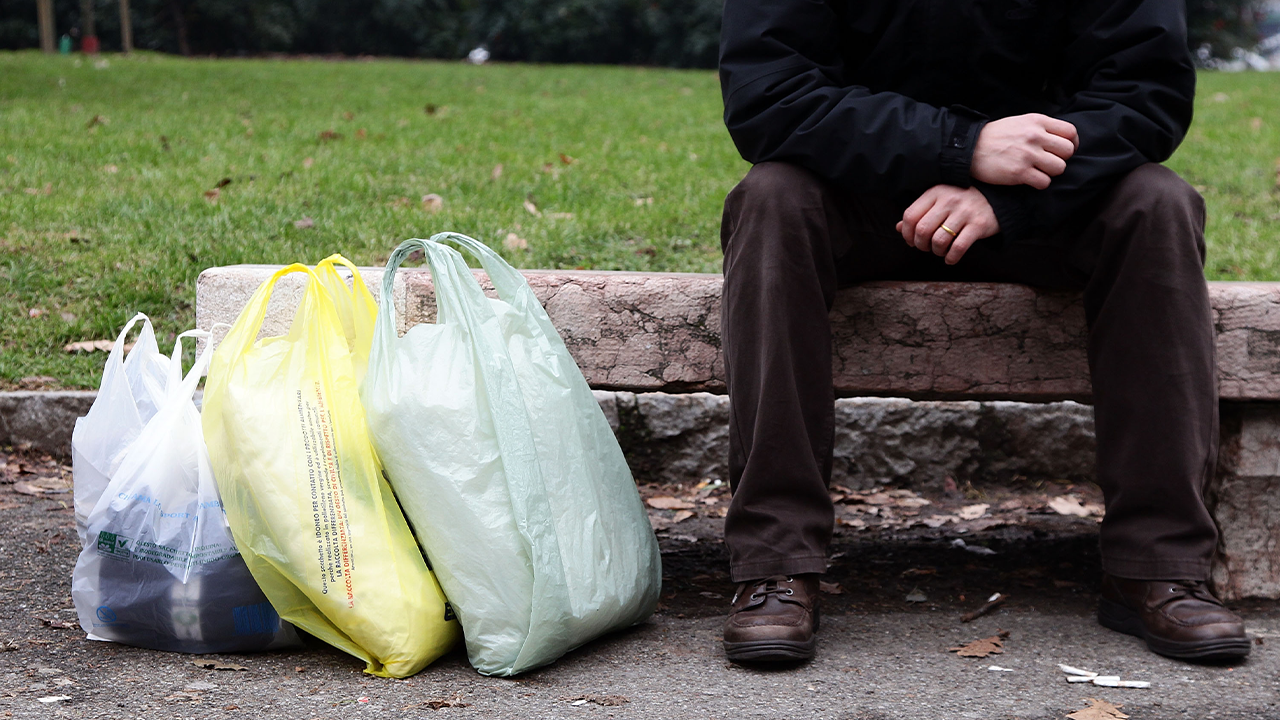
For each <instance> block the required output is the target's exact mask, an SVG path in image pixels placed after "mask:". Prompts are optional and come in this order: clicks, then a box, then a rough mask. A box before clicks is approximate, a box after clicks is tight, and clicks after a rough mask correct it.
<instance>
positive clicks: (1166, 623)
mask: <svg viewBox="0 0 1280 720" xmlns="http://www.w3.org/2000/svg"><path fill="white" fill-rule="evenodd" d="M1098 622H1099V623H1101V624H1102V626H1103V627H1107V628H1110V629H1112V630H1116V631H1119V632H1122V633H1128V634H1129V635H1135V636H1137V637H1140V638H1142V639H1144V640H1146V641H1147V647H1148V648H1150V649H1151V651H1152V652H1155V653H1159V654H1160V655H1164V656H1166V657H1171V658H1179V659H1182V660H1229V659H1233V658H1242V657H1244V656H1246V655H1248V654H1249V648H1250V646H1251V643H1250V642H1249V638H1248V636H1247V635H1245V634H1244V621H1243V620H1241V619H1240V617H1239V616H1238V615H1236V614H1235V613H1233V612H1231V611H1230V610H1228V609H1226V608H1225V607H1223V606H1222V603H1221V602H1220V601H1219V600H1218V598H1216V597H1214V596H1213V594H1212V593H1210V592H1209V589H1208V588H1207V587H1205V584H1204V582H1203V581H1200V580H1126V579H1124V578H1118V577H1115V576H1113V575H1103V576H1102V600H1101V601H1100V602H1099V604H1098Z"/></svg>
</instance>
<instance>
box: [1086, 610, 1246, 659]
mask: <svg viewBox="0 0 1280 720" xmlns="http://www.w3.org/2000/svg"><path fill="white" fill-rule="evenodd" d="M1098 624H1100V625H1102V626H1103V627H1105V628H1107V629H1109V630H1115V631H1116V632H1122V633H1124V634H1126V635H1132V636H1134V637H1138V638H1142V639H1143V640H1144V641H1146V643H1147V648H1148V649H1149V650H1151V652H1153V653H1156V654H1157V655H1164V656H1165V657H1171V658H1175V659H1178V660H1234V659H1239V658H1242V657H1244V656H1246V655H1248V654H1249V650H1250V649H1251V648H1252V646H1253V643H1252V642H1251V641H1250V640H1249V638H1247V637H1243V638H1222V639H1220V640H1193V641H1184V642H1179V641H1177V640H1164V639H1162V638H1158V637H1153V636H1151V635H1148V634H1147V630H1146V627H1145V626H1143V624H1142V618H1140V617H1139V616H1138V613H1136V612H1134V611H1133V610H1130V609H1129V608H1127V607H1125V606H1123V605H1120V604H1119V603H1115V602H1112V601H1110V600H1107V599H1105V598H1103V599H1102V600H1101V601H1099V603H1098Z"/></svg>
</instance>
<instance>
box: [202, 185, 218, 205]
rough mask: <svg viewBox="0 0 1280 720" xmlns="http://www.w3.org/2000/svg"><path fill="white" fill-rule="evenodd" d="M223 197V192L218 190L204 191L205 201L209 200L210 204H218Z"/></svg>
mask: <svg viewBox="0 0 1280 720" xmlns="http://www.w3.org/2000/svg"><path fill="white" fill-rule="evenodd" d="M221 195H222V191H221V190H219V189H218V188H214V189H212V190H205V191H204V199H205V200H208V201H209V202H211V203H216V202H218V198H219V197H220V196H221Z"/></svg>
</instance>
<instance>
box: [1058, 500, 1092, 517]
mask: <svg viewBox="0 0 1280 720" xmlns="http://www.w3.org/2000/svg"><path fill="white" fill-rule="evenodd" d="M1049 509H1050V510H1052V511H1054V512H1056V513H1058V514H1059V515H1074V516H1075V517H1089V508H1086V507H1085V506H1084V505H1081V504H1080V499H1079V498H1077V497H1075V496H1074V495H1059V496H1058V497H1056V498H1053V499H1052V500H1050V501H1049Z"/></svg>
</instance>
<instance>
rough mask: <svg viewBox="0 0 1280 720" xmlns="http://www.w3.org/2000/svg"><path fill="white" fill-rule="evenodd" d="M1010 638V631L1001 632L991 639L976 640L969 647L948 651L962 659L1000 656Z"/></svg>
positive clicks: (949, 649)
mask: <svg viewBox="0 0 1280 720" xmlns="http://www.w3.org/2000/svg"><path fill="white" fill-rule="evenodd" d="M1008 637H1009V631H1008V630H1001V631H1000V632H998V633H996V634H995V635H992V636H991V637H985V638H982V639H981V640H974V641H973V642H971V643H968V644H967V645H960V646H957V647H953V648H947V651H948V652H953V653H955V654H956V655H958V656H960V657H975V658H984V657H987V656H988V655H999V654H1000V653H1003V652H1004V641H1005V639H1006V638H1008Z"/></svg>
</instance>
